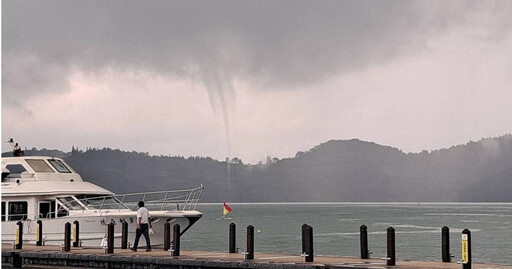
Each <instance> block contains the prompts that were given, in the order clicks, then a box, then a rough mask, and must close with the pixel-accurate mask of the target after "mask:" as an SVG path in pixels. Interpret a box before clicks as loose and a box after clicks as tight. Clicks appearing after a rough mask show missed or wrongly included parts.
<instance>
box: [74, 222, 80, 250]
mask: <svg viewBox="0 0 512 269" xmlns="http://www.w3.org/2000/svg"><path fill="white" fill-rule="evenodd" d="M79 245H80V223H79V222H78V220H75V221H73V247H74V248H76V247H78V246H79Z"/></svg>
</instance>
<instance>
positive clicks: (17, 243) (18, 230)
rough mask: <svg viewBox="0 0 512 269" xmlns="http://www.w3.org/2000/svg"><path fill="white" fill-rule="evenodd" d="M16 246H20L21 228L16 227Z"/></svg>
mask: <svg viewBox="0 0 512 269" xmlns="http://www.w3.org/2000/svg"><path fill="white" fill-rule="evenodd" d="M14 244H16V245H19V244H20V226H19V225H16V238H15V239H14Z"/></svg>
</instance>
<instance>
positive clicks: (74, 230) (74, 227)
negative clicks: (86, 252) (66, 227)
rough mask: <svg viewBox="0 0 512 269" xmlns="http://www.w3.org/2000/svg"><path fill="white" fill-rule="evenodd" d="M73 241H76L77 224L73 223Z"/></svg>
mask: <svg viewBox="0 0 512 269" xmlns="http://www.w3.org/2000/svg"><path fill="white" fill-rule="evenodd" d="M72 241H73V243H74V242H76V226H75V225H73V239H72Z"/></svg>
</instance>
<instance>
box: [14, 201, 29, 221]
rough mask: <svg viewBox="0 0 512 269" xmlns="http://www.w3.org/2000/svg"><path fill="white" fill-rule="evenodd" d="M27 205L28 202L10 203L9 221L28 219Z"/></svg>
mask: <svg viewBox="0 0 512 269" xmlns="http://www.w3.org/2000/svg"><path fill="white" fill-rule="evenodd" d="M27 205H28V203H27V202H9V220H22V219H23V220H25V219H27V212H28V206H27Z"/></svg>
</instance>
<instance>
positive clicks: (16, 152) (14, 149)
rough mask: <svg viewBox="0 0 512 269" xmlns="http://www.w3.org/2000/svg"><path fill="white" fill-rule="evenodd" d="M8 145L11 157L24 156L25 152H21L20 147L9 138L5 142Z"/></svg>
mask: <svg viewBox="0 0 512 269" xmlns="http://www.w3.org/2000/svg"><path fill="white" fill-rule="evenodd" d="M6 142H7V143H9V144H10V145H11V147H12V156H14V157H21V156H24V155H25V151H24V150H21V147H20V145H18V143H16V142H14V139H13V138H12V137H11V138H9V140H7V141H6Z"/></svg>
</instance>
